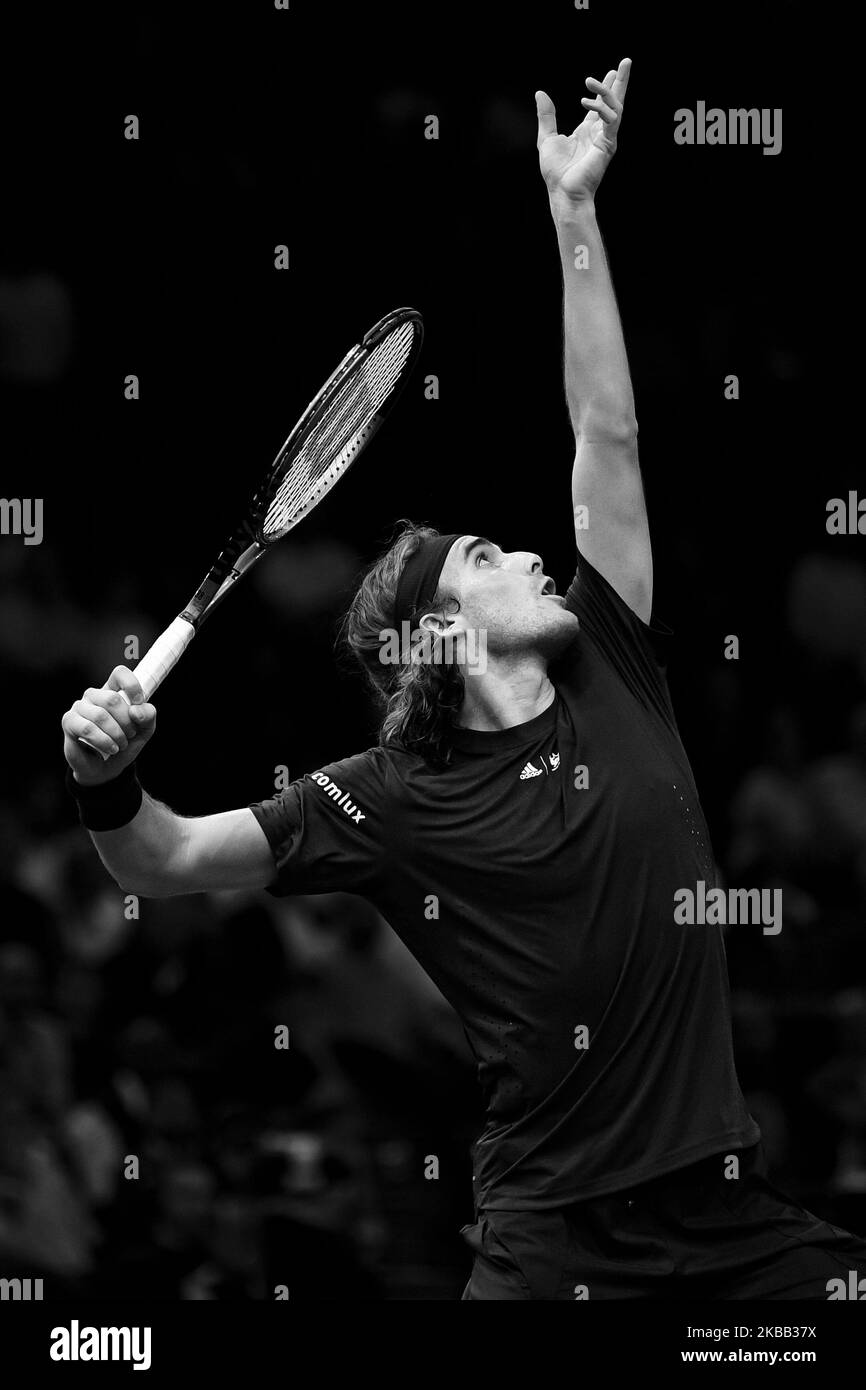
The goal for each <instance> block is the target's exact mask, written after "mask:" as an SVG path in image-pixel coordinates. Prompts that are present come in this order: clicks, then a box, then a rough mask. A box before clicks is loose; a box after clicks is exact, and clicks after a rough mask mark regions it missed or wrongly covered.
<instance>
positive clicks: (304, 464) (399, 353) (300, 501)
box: [79, 309, 424, 756]
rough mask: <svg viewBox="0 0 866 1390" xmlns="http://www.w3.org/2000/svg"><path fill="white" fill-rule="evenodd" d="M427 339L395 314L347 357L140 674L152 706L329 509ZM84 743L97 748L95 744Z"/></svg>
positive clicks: (416, 320)
mask: <svg viewBox="0 0 866 1390" xmlns="http://www.w3.org/2000/svg"><path fill="white" fill-rule="evenodd" d="M423 337H424V325H423V322H422V319H421V315H420V314H419V313H418V312H417V310H415V309H395V310H394V312H393V313H391V314H386V315H385V317H384V318H383V319H380V321H379V322H378V323H377V324H376V325H375V326H374V327H373V328H371V329H370V331H369V333H367V334H366V335H365V336H364V337H363V338H362V339H361V341H360V343H358V344H357V346H356V347H353V348H352V349H351V351H350V352H348V353H347V354H346V356H345V357H344V358H343V360H342V362H341V363H340V365H339V366H338V367H337V369H336V371H335V372H333V373H332V375H331V376H330V377H329V378H328V380H327V381H326V382H325V384H324V386H323V387H322V389H321V391H320V392H319V394H318V395H317V396H316V397H315V399H314V400H313V401H312V402H311V403H310V405H309V406H308V407H307V409H306V410H305V411H304V414H303V415H302V416H301V418H300V420H299V421H298V423H297V424H296V425H295V428H294V429H293V430H292V432H291V434H290V435H289V437H288V439H287V440H286V442H285V444H284V445H283V447H282V449H281V450H280V452H279V453H278V454H277V457H276V459H275V460H274V462H273V464H272V465H271V468H270V471H269V472H268V474H267V476H266V477H265V479H264V481H263V482H262V484H261V486H260V487H259V489H258V492H257V493H256V494H255V496H254V498H253V500H252V503H251V505H250V510H249V512H248V514H247V516H246V518H245V520H244V521H243V522H242V523H241V525H240V526H239V527H238V529H237V530H236V531H235V533H234V535H233V536H232V538H231V540H230V541H229V542H228V544H227V545H226V546H225V547H224V548H223V550H222V553H221V554H220V556H219V558H218V559H217V561H216V563H215V564H214V565H212V566H211V568H210V570H209V571H208V573H207V575H206V577H205V579H204V581H203V582H202V584H201V585H200V586H199V588H198V589H196V591H195V593H194V594H193V596H192V598H191V599H190V601H189V603H188V604H187V606H186V608H184V609H183V611H182V612H181V613H179V614H178V616H177V617H176V618H175V620H174V622H172V623H169V625H168V627H167V628H166V629H165V631H164V632H162V633H160V635H159V637H157V639H156V641H155V642H154V643H153V646H152V647H150V648H149V650H148V651H147V652H145V654H144V656H143V657H142V658H141V660H140V661H139V663H138V665H137V666H136V667H135V668H134V671H133V674H134V675H135V676H136V677H137V678H138V681H139V684H140V685H141V688H142V690H143V692H144V698H145V700H149V699H150V698H151V696H152V695H153V693H154V691H155V690H156V689H157V687H158V686H159V685H161V684H162V682H163V681H164V680H165V678H166V676H167V675H168V673H169V671H170V670H171V669H172V667H173V666H175V665H176V663H177V662H178V661H179V660H180V657H181V656H182V655H183V653H184V652H185V651H186V648H187V647H188V646H189V644H190V642H191V641H192V639H193V637H194V636H195V634H196V633H197V632H198V629H199V628H200V627H201V625H202V623H203V622H204V620H205V618H207V617H209V616H210V614H211V613H212V612H213V611H214V609H215V608H216V606H217V604H218V603H221V602H222V600H223V599H224V598H225V596H226V594H227V593H228V592H229V590H230V589H231V588H232V587H233V586H234V585H235V584H236V583H237V581H238V580H239V579H240V578H241V576H242V575H244V574H246V572H247V571H248V570H249V569H251V568H252V566H253V565H254V564H255V563H256V561H257V560H260V559H261V557H262V556H263V555H264V553H265V551H266V550H267V549H268V547H269V546H271V545H273V544H274V542H275V541H278V540H281V539H282V537H283V536H286V535H288V533H289V531H291V530H292V528H293V527H294V526H297V524H298V522H299V521H301V520H303V518H304V517H305V516H307V515H308V514H309V513H310V512H311V511H312V510H313V508H314V507H315V506H317V505H318V504H319V502H321V501H322V499H323V497H325V495H326V494H327V493H328V492H330V490H331V488H332V487H333V486H334V484H335V483H336V481H337V479H338V478H340V477H342V475H343V474H344V473H345V472H346V471H347V469H348V468H349V467H350V466H351V465H352V464H353V463H354V462H355V460H356V459H357V458H358V457H359V456H360V455H361V454H362V453H363V451H364V449H365V448H366V447H367V445H368V444H369V442H370V440H371V439H372V438H373V435H374V434H375V433H376V431H377V430H378V428H379V426H380V425H381V424H382V421H383V420H384V419H385V416H386V415H387V413H388V411H389V410H390V408H391V406H392V405H393V404H394V402H395V400H396V399H397V397H398V395H399V394H400V391H401V389H402V387H403V385H404V383H405V381H406V378H407V377H408V375H409V373H410V371H411V370H412V368H413V366H414V365H415V361H416V359H417V357H418V353H419V351H420V349H421V343H422V340H423ZM120 694H121V695H122V694H123V691H121V692H120ZM124 698H125V697H124ZM79 742H81V743H86V744H87V746H88V748H92V747H93V745H92V744H90V743H87V739H80V740H79ZM94 751H97V750H94ZM100 756H102V755H101V754H100Z"/></svg>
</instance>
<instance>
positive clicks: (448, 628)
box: [418, 613, 459, 637]
mask: <svg viewBox="0 0 866 1390" xmlns="http://www.w3.org/2000/svg"><path fill="white" fill-rule="evenodd" d="M456 619H457V614H456V613H455V614H454V615H453V616H452V617H450V618H449V617H447V616H446V615H445V614H444V613H425V614H424V616H423V617H422V618H419V620H418V626H419V627H420V628H423V630H424V632H429V633H432V635H433V636H434V637H444V636H446V634H447V633H449V632H452V633H453V632H457V631H459V624H458V622H457V621H456Z"/></svg>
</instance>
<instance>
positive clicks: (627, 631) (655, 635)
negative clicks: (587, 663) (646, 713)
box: [565, 555, 676, 727]
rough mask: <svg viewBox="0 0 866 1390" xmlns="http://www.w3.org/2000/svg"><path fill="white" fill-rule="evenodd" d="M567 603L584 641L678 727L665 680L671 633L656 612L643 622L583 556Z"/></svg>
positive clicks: (634, 692)
mask: <svg viewBox="0 0 866 1390" xmlns="http://www.w3.org/2000/svg"><path fill="white" fill-rule="evenodd" d="M565 606H566V607H567V608H569V609H570V610H571V612H572V613H574V614H575V615H576V616H577V618H578V619H579V621H580V628H581V633H582V634H583V641H584V642H587V641H589V642H591V643H592V645H593V647H594V648H595V649H596V650H597V652H598V654H599V655H600V656H601V658H602V659H603V660H604V662H605V663H606V664H607V665H608V666H609V667H610V668H611V669H612V671H613V672H614V673H615V675H616V676H617V677H618V679H619V680H620V681H622V683H623V684H625V685H626V686H627V687H628V689H629V691H630V692H631V693H632V695H634V696H635V697H636V698H637V699H639V700H640V701H641V703H642V704H644V705H649V706H650V707H651V708H653V709H654V710H655V711H656V712H657V713H658V714H660V715H661V716H662V718H663V719H664V720H665V722H666V723H672V724H673V725H674V727H675V722H676V721H675V720H674V715H673V708H672V706H671V698H670V692H669V690H668V684H667V678H666V671H667V664H668V657H669V652H670V647H671V643H672V639H673V632H672V631H671V629H670V628H669V627H668V626H667V624H666V623H663V622H661V621H660V620H659V619H658V618H657V617H656V615H655V613H653V614H652V617H651V619H650V621H649V622H648V623H645V622H643V620H642V619H641V618H639V617H638V615H637V614H636V613H635V612H633V610H632V609H631V608H629V606H628V604H627V603H626V602H625V600H624V599H622V598H620V596H619V594H618V593H617V592H616V590H615V589H614V588H613V586H612V585H611V584H609V583H608V581H607V580H606V579H605V578H604V576H603V575H602V574H600V573H599V572H598V570H597V569H595V567H594V566H593V565H591V564H590V562H589V561H588V560H587V559H586V557H585V556H584V555H579V558H578V566H577V573H576V574H575V576H574V579H573V580H572V583H571V586H570V588H569V590H568V593H567V594H566V596H565Z"/></svg>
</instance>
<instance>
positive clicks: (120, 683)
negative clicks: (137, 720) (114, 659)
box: [105, 666, 144, 705]
mask: <svg viewBox="0 0 866 1390" xmlns="http://www.w3.org/2000/svg"><path fill="white" fill-rule="evenodd" d="M105 684H106V685H107V686H108V688H109V690H122V691H123V693H124V695H126V697H127V699H128V700H129V703H130V704H131V705H137V704H143V703H144V691H143V690H142V688H141V686H140V684H139V682H138V679H137V677H136V675H135V672H134V671H130V669H129V667H128V666H115V668H114V670H113V671H112V673H111V675H110V676H109V677H108V680H107V681H106V682H105Z"/></svg>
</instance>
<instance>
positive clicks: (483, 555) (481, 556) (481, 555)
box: [475, 550, 490, 569]
mask: <svg viewBox="0 0 866 1390" xmlns="http://www.w3.org/2000/svg"><path fill="white" fill-rule="evenodd" d="M482 560H486V561H487V563H488V565H489V564H490V552H489V551H487V550H479V551H478V553H477V555H476V556H475V568H476V569H477V568H478V566H479V565H480V564H481V561H482Z"/></svg>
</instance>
